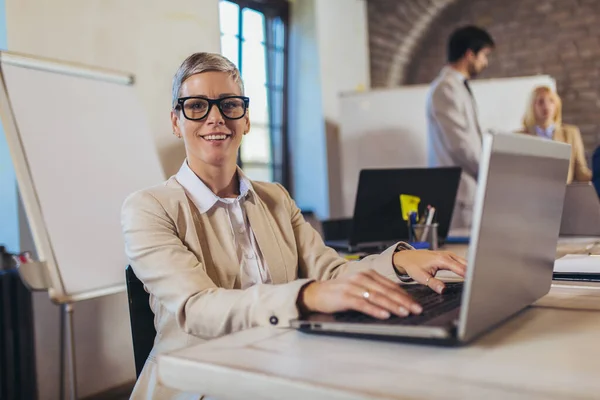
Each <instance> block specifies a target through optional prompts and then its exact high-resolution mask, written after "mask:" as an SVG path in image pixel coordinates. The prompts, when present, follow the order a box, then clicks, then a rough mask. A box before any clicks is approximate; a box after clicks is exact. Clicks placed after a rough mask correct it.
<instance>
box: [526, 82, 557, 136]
mask: <svg viewBox="0 0 600 400" xmlns="http://www.w3.org/2000/svg"><path fill="white" fill-rule="evenodd" d="M544 94H547V95H550V97H552V100H554V104H555V105H556V112H555V113H554V118H552V120H553V122H554V125H555V126H556V127H559V126H560V125H561V124H562V101H561V100H560V96H559V95H558V94H557V93H556V92H555V91H554V90H552V88H551V87H549V86H538V87H536V88H535V89H533V91H532V92H531V95H530V96H529V103H528V106H527V111H525V116H524V117H523V128H524V129H525V130H531V129H533V127H534V126H535V125H536V122H537V121H536V119H535V101H536V100H537V98H538V96H540V95H544Z"/></svg>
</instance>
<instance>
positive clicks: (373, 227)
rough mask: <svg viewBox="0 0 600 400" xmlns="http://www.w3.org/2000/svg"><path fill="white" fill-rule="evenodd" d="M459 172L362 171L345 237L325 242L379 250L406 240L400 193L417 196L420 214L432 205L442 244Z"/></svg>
mask: <svg viewBox="0 0 600 400" xmlns="http://www.w3.org/2000/svg"><path fill="white" fill-rule="evenodd" d="M460 173H461V169H460V168H459V167H441V168H405V169H363V170H361V171H360V175H359V179H358V189H357V192H356V202H355V204H354V215H353V218H352V222H351V224H350V230H349V234H348V237H347V239H342V240H326V241H325V244H327V245H328V246H329V247H332V248H334V249H336V250H339V251H349V252H354V251H363V250H368V249H373V248H377V249H379V250H382V249H384V248H386V247H387V246H391V245H392V244H393V243H396V242H398V241H399V240H408V237H409V235H408V226H407V223H406V221H405V220H404V219H403V218H402V212H401V208H400V195H401V194H405V195H412V196H417V197H419V198H420V203H419V215H422V214H423V212H424V210H425V209H426V208H427V206H428V205H431V206H432V207H435V209H436V213H435V215H436V222H437V223H438V240H439V241H440V243H443V242H444V240H445V239H446V237H447V235H448V230H449V228H450V222H451V220H452V211H453V209H454V203H455V201H456V193H457V191H458V184H459V182H460Z"/></svg>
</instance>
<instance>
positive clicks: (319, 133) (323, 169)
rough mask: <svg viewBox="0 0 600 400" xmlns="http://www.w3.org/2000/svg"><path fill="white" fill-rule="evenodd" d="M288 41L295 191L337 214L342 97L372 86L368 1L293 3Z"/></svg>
mask: <svg viewBox="0 0 600 400" xmlns="http://www.w3.org/2000/svg"><path fill="white" fill-rule="evenodd" d="M290 40H291V43H290V107H291V110H292V115H291V116H290V139H291V143H292V152H293V153H292V154H293V166H294V171H292V176H293V177H294V195H295V198H296V201H297V202H298V204H299V205H300V207H304V208H311V209H313V210H315V211H316V212H317V215H318V216H319V217H320V218H327V217H330V216H331V217H336V216H339V215H340V211H339V210H340V209H341V201H340V200H341V198H340V195H341V183H340V182H341V180H340V173H339V170H340V164H339V151H338V148H339V146H338V133H339V123H340V120H339V119H340V100H339V96H340V93H343V92H352V91H356V90H363V89H367V88H369V86H370V69H369V48H368V29H367V10H366V2H365V0H327V1H324V0H296V1H293V2H292V30H291V37H290ZM294 113H296V115H294Z"/></svg>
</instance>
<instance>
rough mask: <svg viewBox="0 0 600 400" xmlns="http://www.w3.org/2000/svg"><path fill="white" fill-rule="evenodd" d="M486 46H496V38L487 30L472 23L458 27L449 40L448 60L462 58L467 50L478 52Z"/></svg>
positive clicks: (453, 60)
mask: <svg viewBox="0 0 600 400" xmlns="http://www.w3.org/2000/svg"><path fill="white" fill-rule="evenodd" d="M485 47H490V48H494V40H493V39H492V37H491V36H490V34H489V33H487V32H486V31H485V30H483V29H481V28H478V27H476V26H472V25H470V26H464V27H462V28H458V29H457V30H455V31H454V32H452V35H450V39H449V40H448V62H456V61H458V60H460V59H461V58H463V57H464V55H465V54H466V53H467V50H471V51H472V52H473V53H475V54H477V53H479V51H480V50H481V49H483V48H485Z"/></svg>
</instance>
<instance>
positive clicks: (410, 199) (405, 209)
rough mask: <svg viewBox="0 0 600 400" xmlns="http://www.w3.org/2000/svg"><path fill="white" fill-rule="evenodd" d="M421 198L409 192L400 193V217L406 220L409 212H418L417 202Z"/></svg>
mask: <svg viewBox="0 0 600 400" xmlns="http://www.w3.org/2000/svg"><path fill="white" fill-rule="evenodd" d="M420 202H421V198H420V197H417V196H413V195H410V194H401V195H400V211H401V212H402V219H404V220H405V221H408V216H409V215H410V213H411V212H413V211H414V212H416V213H418V212H419V203H420Z"/></svg>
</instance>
